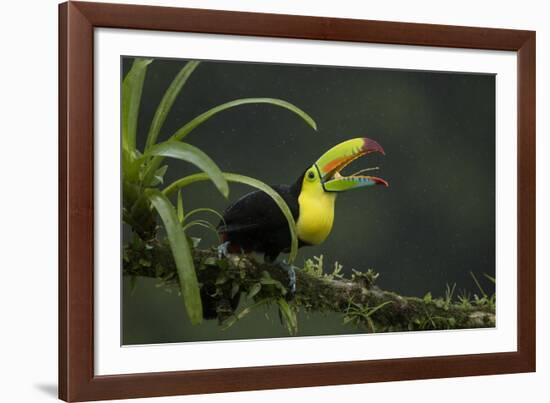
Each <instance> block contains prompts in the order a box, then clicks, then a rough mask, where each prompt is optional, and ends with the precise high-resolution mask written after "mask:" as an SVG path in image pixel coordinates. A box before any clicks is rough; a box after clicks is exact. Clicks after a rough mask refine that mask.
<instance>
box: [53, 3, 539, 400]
mask: <svg viewBox="0 0 550 403" xmlns="http://www.w3.org/2000/svg"><path fill="white" fill-rule="evenodd" d="M98 27H109V28H124V29H139V30H159V31H175V32H195V33H214V34H231V35H247V36H261V37H279V38H293V39H317V40H327V41H350V42H370V43H379V44H397V45H422V46H436V47H449V48H467V49H485V50H506V51H515V52H517V59H518V66H517V67H518V69H517V71H518V73H517V77H518V88H517V91H518V92H517V94H518V104H517V112H518V127H517V144H518V165H517V173H518V192H517V201H518V217H517V231H518V245H517V247H518V266H517V292H518V305H517V306H518V311H517V341H518V349H517V351H516V352H508V353H487V354H472V355H460V356H435V357H419V358H404V359H387V360H369V361H349V362H336V363H318V364H300V365H285V366H262V367H244V368H232V369H215V370H193V371H180V372H157V373H141V374H131V375H113V376H97V375H94V320H93V318H94V288H93V284H94V281H93V279H94V258H93V257H94V141H93V136H94V135H93V133H94V127H93V122H94V108H93V105H94V81H93V77H94V39H93V33H94V28H98ZM531 371H535V32H532V31H519V30H508V29H489V28H471V27H457V26H443V25H428V24H411V23H400V22H399V23H397V22H381V21H364V20H351V19H335V18H320V17H305V16H291V15H276V14H257V13H244V12H229V11H213V10H199V9H183V8H167V7H149V6H134V5H115V4H96V3H85V2H68V3H63V4H61V5H60V6H59V398H60V399H63V400H66V401H84V400H100V399H122V398H135V397H148V396H166V395H183V394H198V393H213V392H229V391H244V390H260V389H273V388H290V387H305V386H319V385H336V384H353V383H365V382H382V381H396V380H411V379H426V378H443V377H457V376H471V375H488V374H503V373H519V372H531Z"/></svg>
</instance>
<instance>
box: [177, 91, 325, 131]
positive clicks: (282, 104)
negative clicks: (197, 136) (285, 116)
mask: <svg viewBox="0 0 550 403" xmlns="http://www.w3.org/2000/svg"><path fill="white" fill-rule="evenodd" d="M247 104H271V105H275V106H279V107H281V108H285V109H288V110H289V111H291V112H294V113H295V114H296V115H298V116H299V117H301V118H302V119H303V120H304V121H305V122H306V123H307V124H308V125H309V126H311V127H312V128H313V129H314V130H317V124H316V123H315V121H314V120H313V118H312V117H311V116H309V115H308V114H307V113H306V112H304V111H303V110H302V109H300V108H298V107H297V106H295V105H293V104H291V103H290V102H287V101H283V100H282V99H275V98H242V99H236V100H234V101H230V102H226V103H225V104H221V105H218V106H216V107H214V108H212V109H210V110H208V111H206V112H204V113H202V114H200V115H199V116H197V117H196V118H194V119H193V120H191V121H189V122H188V123H187V124H185V125H184V126H183V127H181V128H180V129H179V130H178V131H177V132H176V133H174V134H173V135H172V137H171V138H170V140H181V139H183V138H184V137H185V136H187V135H188V134H189V133H191V131H193V129H195V128H196V127H197V126H199V125H200V124H202V123H204V122H205V121H207V120H208V119H210V118H211V117H212V116H214V115H216V114H217V113H220V112H222V111H225V110H227V109H230V108H234V107H236V106H240V105H247Z"/></svg>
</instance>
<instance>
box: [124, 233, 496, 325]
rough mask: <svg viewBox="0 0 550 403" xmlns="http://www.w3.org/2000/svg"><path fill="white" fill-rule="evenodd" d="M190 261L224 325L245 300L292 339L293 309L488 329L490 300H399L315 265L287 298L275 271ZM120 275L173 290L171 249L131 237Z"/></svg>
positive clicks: (371, 276)
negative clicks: (270, 309)
mask: <svg viewBox="0 0 550 403" xmlns="http://www.w3.org/2000/svg"><path fill="white" fill-rule="evenodd" d="M194 260H195V267H196V269H197V276H198V279H199V282H200V283H201V294H202V296H203V307H204V310H205V313H206V311H210V312H211V313H212V312H213V313H214V314H215V315H216V316H217V317H218V319H219V321H220V323H222V324H226V325H227V324H232V323H234V322H235V321H236V320H237V319H240V318H241V317H242V316H244V315H245V314H246V313H247V312H248V311H249V310H250V308H245V309H240V310H239V309H238V308H237V305H238V302H239V297H241V300H244V299H243V298H242V295H245V296H246V298H247V299H248V300H249V302H250V303H255V304H256V305H262V304H269V303H273V304H278V305H279V308H280V309H281V312H282V313H283V315H282V316H283V317H284V318H285V319H286V322H287V327H288V328H289V331H291V332H292V331H293V329H295V326H294V325H293V323H292V321H293V320H295V312H296V311H297V310H305V311H315V312H336V313H341V314H343V315H344V321H345V322H349V323H352V324H355V325H356V326H358V327H362V328H364V329H365V330H366V331H369V332H381V331H403V330H428V329H466V328H482V327H494V326H495V303H494V297H493V298H489V297H488V296H483V297H482V298H477V297H476V298H475V299H474V300H470V299H469V298H459V300H455V299H453V296H452V291H451V290H449V291H450V292H448V293H447V294H448V295H447V296H446V297H445V298H432V297H431V295H430V294H427V295H426V296H425V297H424V298H417V297H405V296H401V295H398V294H396V293H394V292H391V291H385V290H381V289H380V288H378V287H377V286H376V285H375V281H376V278H377V277H378V274H376V273H374V272H373V271H372V270H369V271H367V272H365V273H362V272H357V271H354V273H353V275H352V276H351V277H348V278H346V277H344V276H343V275H341V274H340V269H339V268H338V267H336V268H335V270H334V271H333V272H332V273H326V272H324V268H323V262H322V259H319V258H317V261H308V263H307V264H306V265H305V267H304V268H302V269H301V270H300V269H298V270H296V293H295V294H294V295H292V296H291V295H290V294H289V292H288V289H287V286H286V285H287V284H288V277H287V274H286V272H285V271H284V270H282V269H281V268H280V267H279V266H277V265H276V264H275V265H273V264H267V263H262V262H258V261H256V260H255V259H254V258H252V257H250V256H247V255H242V256H238V255H235V256H231V257H229V258H223V259H218V257H217V252H216V250H214V249H206V250H203V249H195V250H194ZM123 271H124V275H129V276H145V277H153V278H157V279H159V281H160V282H162V283H163V284H164V285H165V286H167V287H178V282H177V273H176V268H175V265H174V263H173V260H172V255H171V251H170V248H169V246H168V245H167V244H165V243H162V242H160V241H158V240H153V241H149V242H147V243H145V242H143V241H141V240H139V238H137V237H136V238H135V239H134V240H133V241H132V243H130V244H128V245H126V246H125V248H124V265H123ZM248 305H250V304H248ZM287 310H288V312H287ZM289 315H290V316H289ZM293 315H294V316H293Z"/></svg>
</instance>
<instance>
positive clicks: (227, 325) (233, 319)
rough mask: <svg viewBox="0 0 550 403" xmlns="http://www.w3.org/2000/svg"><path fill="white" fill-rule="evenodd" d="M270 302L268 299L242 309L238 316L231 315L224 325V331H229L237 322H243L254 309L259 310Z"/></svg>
mask: <svg viewBox="0 0 550 403" xmlns="http://www.w3.org/2000/svg"><path fill="white" fill-rule="evenodd" d="M268 302H269V300H267V299H264V300H261V301H258V302H256V303H255V304H252V305H250V306H247V307H246V308H244V309H242V310H241V311H240V312H239V313H238V314H236V315H231V316H230V317H229V318H227V319H226V320H225V321H224V322H223V323H222V330H227V329H228V328H230V327H231V326H233V325H234V324H235V323H237V321H239V320H241V319H242V318H244V317H245V316H246V315H248V314H249V313H250V312H251V311H252V310H253V309H255V308H258V307H259V306H261V305H264V304H267V303H268Z"/></svg>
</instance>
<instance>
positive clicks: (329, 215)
mask: <svg viewBox="0 0 550 403" xmlns="http://www.w3.org/2000/svg"><path fill="white" fill-rule="evenodd" d="M374 152H376V153H380V154H382V155H385V153H384V149H383V148H382V147H381V146H380V144H378V143H377V142H376V141H374V140H371V139H368V138H366V137H361V138H355V139H351V140H347V141H344V142H342V143H340V144H337V145H336V146H334V147H332V148H331V149H330V150H328V151H327V152H325V153H324V154H323V155H322V156H321V157H320V158H319V159H318V160H317V161H315V163H314V164H313V165H311V166H310V167H308V168H307V169H306V170H305V171H304V172H303V173H302V174H301V175H300V176H299V177H298V179H297V180H296V181H295V182H294V184H292V185H275V186H272V187H273V189H274V190H275V191H277V192H278V193H279V194H280V195H281V197H282V198H283V199H284V200H285V202H286V203H287V205H288V207H289V208H290V210H291V212H292V215H293V216H294V220H295V221H296V230H297V236H298V244H299V247H302V246H307V245H318V244H320V243H322V242H323V241H325V239H326V238H327V237H328V235H329V234H330V231H331V230H332V224H333V222H334V203H335V201H336V195H337V194H338V193H340V192H344V191H347V190H351V189H357V188H361V187H366V186H373V185H383V186H388V182H386V181H385V180H384V179H381V178H378V177H375V176H366V175H361V173H364V172H365V171H366V170H368V169H363V170H361V171H358V172H356V173H355V174H352V175H350V176H343V175H342V174H341V171H342V170H343V169H344V168H345V167H346V166H347V165H349V164H350V163H351V162H352V161H354V160H356V159H357V158H359V157H361V156H364V155H366V154H370V153H374ZM217 229H218V233H219V235H220V237H221V239H222V240H223V243H222V251H223V253H242V252H244V253H250V252H257V253H260V254H263V255H264V259H265V260H266V261H269V262H273V261H275V259H276V258H277V256H279V254H280V253H281V252H288V251H289V249H290V243H291V237H290V231H289V227H288V222H287V220H286V218H285V216H284V215H283V213H282V212H281V210H280V209H279V207H278V206H277V204H276V203H275V202H274V201H273V199H271V197H270V196H269V195H268V194H267V193H265V192H262V191H254V192H251V193H248V194H246V195H244V196H243V197H241V198H240V199H239V200H237V201H236V202H235V203H233V204H232V205H230V206H229V207H228V208H227V209H226V210H225V211H224V213H223V220H222V221H220V223H219V225H218V227H217Z"/></svg>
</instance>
